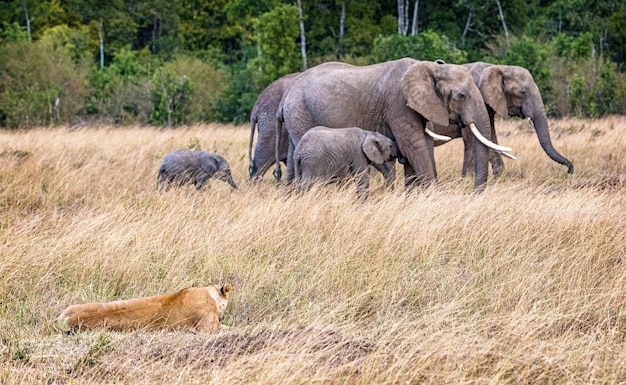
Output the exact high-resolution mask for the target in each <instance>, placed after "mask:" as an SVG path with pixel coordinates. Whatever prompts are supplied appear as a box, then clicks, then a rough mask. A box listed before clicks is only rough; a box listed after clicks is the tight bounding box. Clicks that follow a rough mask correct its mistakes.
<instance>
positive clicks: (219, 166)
mask: <svg viewBox="0 0 626 385" xmlns="http://www.w3.org/2000/svg"><path fill="white" fill-rule="evenodd" d="M211 161H212V162H215V167H216V171H215V174H213V177H214V178H216V179H218V180H221V181H224V182H226V183H228V184H229V185H230V187H232V188H234V189H236V188H237V183H235V180H234V179H233V175H232V173H231V171H230V166H229V165H228V162H227V161H226V159H224V158H222V157H221V156H219V155H215V156H214V157H213V158H212V159H208V158H207V160H206V162H201V164H202V165H203V168H208V170H206V171H210V170H211V169H212V168H213V167H207V165H208V164H209V163H210V162H211Z"/></svg>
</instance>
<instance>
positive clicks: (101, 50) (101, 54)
mask: <svg viewBox="0 0 626 385" xmlns="http://www.w3.org/2000/svg"><path fill="white" fill-rule="evenodd" d="M98 39H100V69H101V70H102V69H104V34H103V33H102V20H100V24H98Z"/></svg>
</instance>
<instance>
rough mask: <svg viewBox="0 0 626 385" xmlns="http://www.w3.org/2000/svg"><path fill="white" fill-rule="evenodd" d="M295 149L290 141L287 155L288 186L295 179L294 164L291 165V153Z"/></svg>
mask: <svg viewBox="0 0 626 385" xmlns="http://www.w3.org/2000/svg"><path fill="white" fill-rule="evenodd" d="M294 149H295V145H294V144H293V142H292V141H291V140H290V141H289V152H288V153H287V179H286V182H287V185H290V184H291V183H292V182H293V181H294V179H295V177H296V172H295V169H294V163H293V152H294Z"/></svg>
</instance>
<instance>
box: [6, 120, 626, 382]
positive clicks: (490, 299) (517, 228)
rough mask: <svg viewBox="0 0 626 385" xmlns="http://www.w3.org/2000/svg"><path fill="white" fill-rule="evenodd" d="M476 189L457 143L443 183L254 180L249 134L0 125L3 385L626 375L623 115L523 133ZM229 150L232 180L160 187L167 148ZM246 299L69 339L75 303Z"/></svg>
mask: <svg viewBox="0 0 626 385" xmlns="http://www.w3.org/2000/svg"><path fill="white" fill-rule="evenodd" d="M497 123H498V127H499V132H500V137H499V139H500V143H502V144H504V145H508V146H511V147H513V149H514V151H513V153H514V154H515V155H516V156H517V158H518V159H517V160H516V161H510V160H506V159H505V166H506V170H505V173H504V175H503V177H502V178H500V179H499V180H497V181H494V180H491V179H490V182H489V186H488V187H487V190H486V191H485V192H484V193H483V194H480V195H474V194H472V193H471V190H472V185H473V181H472V178H465V179H463V178H461V177H460V169H461V160H462V142H461V141H460V140H456V141H453V142H452V143H450V144H447V145H445V146H440V147H437V148H436V150H435V153H436V158H437V166H438V171H439V183H438V185H437V187H436V188H433V189H430V190H427V191H415V192H413V193H410V194H406V193H405V192H404V189H403V187H402V186H401V185H402V178H401V175H402V173H401V170H400V169H398V181H397V186H396V189H395V190H394V191H392V192H388V191H384V190H383V189H382V188H381V186H382V178H381V177H380V175H375V176H373V182H372V185H371V191H370V199H369V200H368V201H366V202H359V201H358V200H357V199H356V195H355V186H354V185H353V184H352V185H348V186H347V187H345V188H336V187H333V186H329V187H318V188H314V189H313V190H312V191H310V192H308V193H306V194H304V195H301V196H297V195H292V194H286V193H285V191H284V190H283V189H282V188H281V187H278V186H276V185H275V183H274V182H273V180H272V177H271V173H268V174H267V175H266V176H265V178H264V180H263V181H261V183H259V184H258V185H254V186H249V185H248V183H247V169H248V160H247V140H248V136H249V131H248V128H247V127H246V126H239V127H233V126H220V125H207V126H197V127H187V128H181V129H176V130H160V129H155V128H144V127H128V128H111V127H93V128H85V129H80V130H74V131H71V130H67V129H63V128H56V129H35V130H29V131H0V360H1V361H2V365H0V383H49V384H55V383H58V384H69V383H73V384H78V383H80V384H100V383H124V384H153V383H168V384H175V383H177V384H218V383H219V384H223V383H228V384H282V383H295V384H298V383H301V384H309V383H325V384H326V383H332V384H346V383H347V384H370V383H392V384H407V383H414V384H416V383H426V384H440V383H557V384H562V383H580V384H589V383H623V382H626V349H625V348H624V347H625V346H626V269H625V265H626V194H625V191H626V158H625V156H624V155H625V154H626V118H624V117H608V118H604V119H599V120H593V121H582V120H558V121H552V122H551V128H552V136H553V142H554V145H555V147H556V148H557V149H558V150H559V151H560V152H561V153H562V154H563V155H565V156H566V157H567V158H569V159H571V160H572V162H573V163H574V167H575V172H574V174H573V175H571V176H568V175H567V174H566V168H565V167H564V166H560V165H558V164H556V163H554V162H553V161H551V160H550V159H549V158H548V157H547V156H546V155H545V154H544V153H543V152H542V150H541V148H540V146H539V143H538V141H537V139H536V136H535V135H534V134H533V132H532V130H531V128H530V127H529V126H528V124H527V123H526V122H524V121H520V120H510V121H499V122H497ZM176 148H196V149H197V148H200V149H203V150H208V151H212V152H217V153H219V154H221V155H223V156H224V157H225V158H226V159H227V160H228V161H229V163H230V165H231V167H232V169H233V174H234V177H235V180H236V181H237V182H238V183H239V185H240V189H239V190H232V189H231V188H230V187H229V186H228V185H227V184H226V183H223V182H220V181H211V182H210V187H209V188H208V189H206V190H203V191H200V192H197V191H195V189H194V188H193V187H189V188H182V189H172V190H170V191H167V192H158V191H157V190H156V181H157V179H156V176H157V170H158V167H159V165H160V162H161V160H162V158H163V156H164V155H165V154H167V153H168V152H169V151H171V150H173V149H176ZM209 283H222V284H224V283H231V284H232V285H233V287H234V289H233V292H232V293H231V301H230V303H229V307H228V308H227V310H226V317H225V319H224V323H225V324H226V325H229V326H231V328H230V329H229V330H228V331H222V332H220V333H217V334H192V333H188V332H148V331H136V332H129V333H116V332H106V331H93V332H86V333H80V334H76V335H65V334H64V333H63V330H62V329H61V328H60V327H59V326H58V324H57V321H56V319H57V317H58V315H59V314H60V313H61V311H62V310H63V309H64V308H65V307H67V306H68V305H70V304H75V303H83V302H89V301H111V300H116V299H128V298H135V297H142V296H151V295H157V294H164V293H173V292H175V291H176V290H178V289H180V288H183V287H186V286H191V285H205V284H209Z"/></svg>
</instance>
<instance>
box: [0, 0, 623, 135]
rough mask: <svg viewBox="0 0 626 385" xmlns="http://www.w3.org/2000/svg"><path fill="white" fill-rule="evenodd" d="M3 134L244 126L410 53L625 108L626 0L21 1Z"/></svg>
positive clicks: (559, 106) (557, 109)
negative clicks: (328, 68) (281, 87)
mask: <svg viewBox="0 0 626 385" xmlns="http://www.w3.org/2000/svg"><path fill="white" fill-rule="evenodd" d="M2 3H3V5H2V7H0V24H1V25H0V127H5V128H28V127H35V126H48V125H69V126H80V125H87V124H94V123H96V124H97V123H101V124H116V125H127V124H152V125H157V126H168V127H174V126H178V125H188V124H194V123H204V122H230V123H236V124H239V123H243V122H245V121H247V120H248V119H249V113H250V110H251V109H252V106H253V104H254V102H255V100H256V97H257V96H258V94H259V93H260V92H261V90H262V89H263V88H264V87H265V86H267V85H268V84H269V83H271V82H272V81H273V80H275V79H277V78H278V77H280V76H282V75H285V74H288V73H292V72H297V71H301V70H303V69H305V68H307V67H311V66H314V65H316V64H319V63H322V62H326V61H343V62H348V63H352V64H357V65H366V64H371V63H376V62H381V61H386V60H393V59H397V58H401V57H406V56H409V57H414V58H416V59H420V60H435V59H443V60H445V61H447V62H449V63H456V64H461V63H465V62H471V61H487V62H492V63H500V64H509V65H520V66H523V67H525V68H528V69H529V70H530V72H531V73H532V74H533V76H534V78H535V81H536V82H537V84H538V85H539V88H540V90H541V91H542V95H543V98H544V102H545V104H546V107H547V110H548V113H549V115H550V116H552V117H564V116H577V117H587V118H595V117H599V116H604V115H608V114H624V113H625V111H626V75H625V64H626V3H625V2H624V1H623V0H603V1H591V0H438V1H432V0H422V1H419V0H411V1H410V0H386V1H384V0H383V1H374V0H358V1H357V0H326V1H323V0H298V1H297V2H293V1H281V0H254V1H252V0H232V1H227V0H132V1H122V0H110V1H106V2H102V1H96V0H52V1H43V0H13V1H3V2H2Z"/></svg>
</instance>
